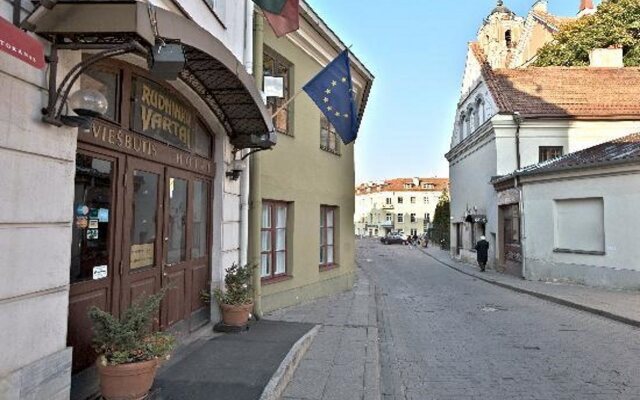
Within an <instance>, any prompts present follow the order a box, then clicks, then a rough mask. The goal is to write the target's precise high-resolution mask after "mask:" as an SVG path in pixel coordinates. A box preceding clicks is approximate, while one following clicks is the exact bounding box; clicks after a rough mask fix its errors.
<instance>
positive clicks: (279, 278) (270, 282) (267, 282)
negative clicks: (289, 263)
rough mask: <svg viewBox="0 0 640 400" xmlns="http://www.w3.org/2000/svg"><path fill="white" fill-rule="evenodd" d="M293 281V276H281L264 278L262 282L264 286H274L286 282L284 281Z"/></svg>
mask: <svg viewBox="0 0 640 400" xmlns="http://www.w3.org/2000/svg"><path fill="white" fill-rule="evenodd" d="M291 279H293V276H291V275H279V276H274V277H268V278H262V279H261V282H262V285H263V286H266V285H273V284H276V283H280V282H284V281H289V280H291Z"/></svg>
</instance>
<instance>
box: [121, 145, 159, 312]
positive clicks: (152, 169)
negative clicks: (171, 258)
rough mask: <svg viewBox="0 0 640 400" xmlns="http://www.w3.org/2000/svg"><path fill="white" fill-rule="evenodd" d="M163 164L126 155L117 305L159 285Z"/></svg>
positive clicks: (153, 290)
mask: <svg viewBox="0 0 640 400" xmlns="http://www.w3.org/2000/svg"><path fill="white" fill-rule="evenodd" d="M163 201H164V167H162V166H161V165H158V164H155V163H150V162H147V161H143V160H140V159H136V158H131V157H129V158H128V160H127V171H126V176H125V200H124V224H123V228H124V231H123V235H122V236H123V237H122V239H123V240H122V245H123V257H122V266H121V271H122V277H121V279H122V290H121V295H120V308H121V309H123V310H124V309H126V308H128V307H129V306H130V305H131V303H132V302H133V301H135V300H136V299H138V298H140V297H142V296H148V295H151V294H153V293H157V292H158V291H159V290H160V288H161V287H162V267H163V253H162V246H163V243H162V242H163V240H162V237H163V236H162V229H163V223H162V222H163V215H164V214H163Z"/></svg>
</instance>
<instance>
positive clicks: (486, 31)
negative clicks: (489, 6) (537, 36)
mask: <svg viewBox="0 0 640 400" xmlns="http://www.w3.org/2000/svg"><path fill="white" fill-rule="evenodd" d="M524 25H525V20H524V19H523V18H521V17H518V16H517V15H516V14H515V13H514V12H513V11H511V10H509V8H507V7H506V6H505V5H504V2H503V1H502V0H498V4H497V5H496V7H495V8H494V9H493V11H491V13H490V14H489V16H488V17H487V18H485V20H484V23H483V24H482V27H481V28H480V30H479V31H478V43H479V44H480V47H481V48H482V50H483V51H484V54H485V55H486V57H487V61H488V62H489V64H490V65H491V66H492V67H493V68H506V67H507V65H509V61H510V60H511V57H512V56H513V51H514V50H515V48H516V46H517V44H518V41H519V40H520V37H521V36H522V32H523V30H524Z"/></svg>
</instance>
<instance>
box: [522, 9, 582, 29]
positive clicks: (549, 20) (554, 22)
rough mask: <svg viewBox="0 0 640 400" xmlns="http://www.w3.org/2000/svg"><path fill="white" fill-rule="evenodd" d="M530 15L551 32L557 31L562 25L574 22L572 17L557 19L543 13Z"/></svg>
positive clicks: (536, 12)
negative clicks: (551, 30) (550, 29)
mask: <svg viewBox="0 0 640 400" xmlns="http://www.w3.org/2000/svg"><path fill="white" fill-rule="evenodd" d="M531 14H533V16H534V17H535V18H536V19H537V20H538V21H540V22H542V23H543V24H545V25H547V26H548V27H550V28H552V29H553V30H556V31H557V30H559V29H560V28H561V27H562V26H563V25H566V24H568V23H570V22H573V21H575V20H576V18H574V17H558V16H556V15H552V14H549V13H546V12H543V11H532V12H531Z"/></svg>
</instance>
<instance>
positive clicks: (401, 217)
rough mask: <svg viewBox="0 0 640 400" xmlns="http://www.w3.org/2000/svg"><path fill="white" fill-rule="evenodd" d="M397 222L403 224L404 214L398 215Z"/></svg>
mask: <svg viewBox="0 0 640 400" xmlns="http://www.w3.org/2000/svg"><path fill="white" fill-rule="evenodd" d="M398 222H399V223H403V222H404V214H398Z"/></svg>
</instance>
